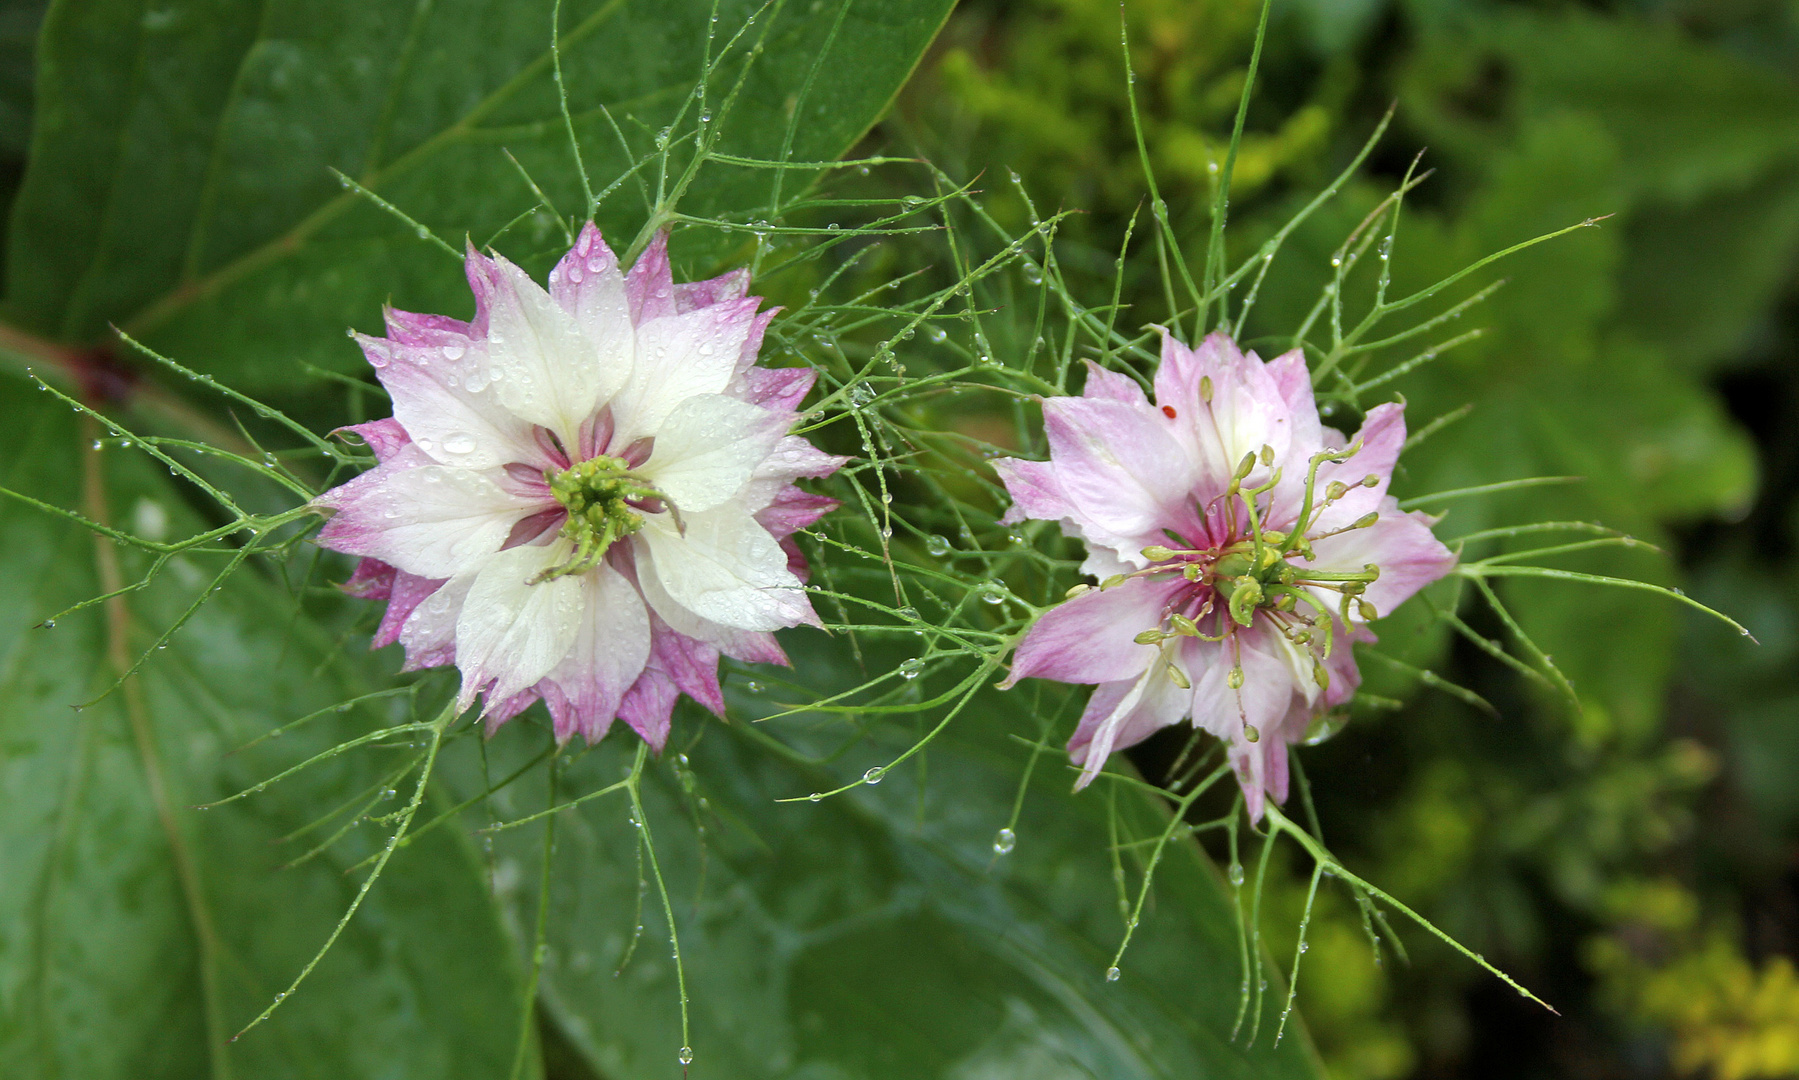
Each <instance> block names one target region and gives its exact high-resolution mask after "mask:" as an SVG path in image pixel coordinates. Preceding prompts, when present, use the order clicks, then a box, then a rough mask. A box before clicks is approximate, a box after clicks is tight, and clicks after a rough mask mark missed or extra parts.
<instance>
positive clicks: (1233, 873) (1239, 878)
mask: <svg viewBox="0 0 1799 1080" xmlns="http://www.w3.org/2000/svg"><path fill="white" fill-rule="evenodd" d="M1230 879H1231V884H1232V885H1235V886H1237V887H1238V888H1242V887H1243V864H1242V863H1232V864H1231V870H1230Z"/></svg>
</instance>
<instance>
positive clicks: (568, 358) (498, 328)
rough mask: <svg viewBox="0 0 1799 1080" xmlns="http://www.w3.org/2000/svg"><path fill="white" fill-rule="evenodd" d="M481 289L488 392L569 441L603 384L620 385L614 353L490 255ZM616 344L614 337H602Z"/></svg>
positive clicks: (519, 273) (547, 296)
mask: <svg viewBox="0 0 1799 1080" xmlns="http://www.w3.org/2000/svg"><path fill="white" fill-rule="evenodd" d="M490 274H491V277H490V280H489V282H488V290H487V296H486V300H487V352H488V362H489V365H490V371H491V374H492V376H493V377H494V379H495V383H494V386H493V388H492V390H493V392H495V393H497V394H498V395H499V398H500V401H501V402H502V403H503V404H504V405H505V406H506V407H507V408H508V409H510V410H512V412H513V413H515V414H517V415H518V416H519V417H520V418H522V419H524V420H528V421H530V422H531V423H533V424H538V425H540V426H542V427H546V428H549V429H550V430H551V431H554V432H555V433H556V434H557V435H558V436H560V437H561V438H562V440H563V445H564V446H573V445H575V443H576V441H577V440H578V439H579V437H580V431H581V424H582V423H583V422H584V421H586V420H587V419H588V418H589V417H591V416H592V415H593V414H594V411H595V410H596V409H598V408H599V405H600V401H601V400H602V394H603V393H604V391H605V390H606V389H607V387H606V384H607V383H608V382H612V383H613V384H614V385H615V386H616V385H620V384H622V383H623V381H624V380H623V368H622V366H621V365H620V364H618V363H617V362H616V357H612V356H608V357H607V358H606V361H605V362H603V361H602V354H601V352H600V349H599V347H598V346H597V345H596V344H595V343H593V342H590V341H589V340H588V339H587V335H586V334H583V333H582V332H581V328H580V326H579V325H578V324H577V323H576V321H575V317H574V316H573V315H571V314H569V313H568V312H566V311H564V310H563V309H562V307H561V305H559V304H557V303H556V302H555V301H554V300H552V299H551V298H550V294H549V293H547V292H545V291H544V290H543V288H542V287H541V286H539V285H538V284H537V282H535V281H532V280H531V278H530V276H529V275H527V274H526V273H525V272H524V271H523V270H520V269H519V268H518V267H516V266H514V265H512V264H511V263H510V262H507V261H506V260H505V259H495V260H494V261H493V264H492V269H491V271H490ZM608 345H609V347H612V348H614V349H616V348H617V347H618V339H616V338H615V339H614V341H613V342H609V343H608Z"/></svg>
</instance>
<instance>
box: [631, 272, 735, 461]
mask: <svg viewBox="0 0 1799 1080" xmlns="http://www.w3.org/2000/svg"><path fill="white" fill-rule="evenodd" d="M758 303H760V301H758V300H755V299H753V298H751V299H745V300H729V301H726V302H724V303H720V304H714V305H713V306H711V307H707V308H701V309H699V310H698V311H689V312H686V313H684V314H680V315H668V316H664V317H662V318H660V319H652V320H650V321H649V322H646V323H644V324H642V325H641V326H639V327H638V328H637V349H636V352H635V354H634V358H633V361H632V364H631V375H630V378H629V380H627V381H626V383H625V385H624V389H622V390H620V391H619V392H618V395H617V396H616V397H615V398H614V399H613V402H612V415H613V418H614V420H615V421H616V422H617V424H618V429H617V433H616V434H615V435H614V436H613V440H614V443H615V444H616V445H621V446H622V445H628V444H630V443H631V442H633V441H635V440H637V439H639V438H642V437H643V436H645V435H659V434H661V431H662V425H663V422H664V421H665V420H667V419H668V415H669V414H670V413H672V412H674V411H675V406H677V405H679V404H680V403H681V402H683V401H685V400H687V399H688V398H690V397H693V396H695V395H697V394H719V393H723V392H724V390H725V388H726V387H727V386H729V385H730V384H731V377H732V375H733V374H735V372H736V367H737V360H738V357H739V356H740V355H741V354H742V352H743V345H744V342H745V341H746V340H747V339H748V337H749V333H750V330H751V328H752V327H753V326H754V324H755V321H756V318H755V314H756V305H757V304H758Z"/></svg>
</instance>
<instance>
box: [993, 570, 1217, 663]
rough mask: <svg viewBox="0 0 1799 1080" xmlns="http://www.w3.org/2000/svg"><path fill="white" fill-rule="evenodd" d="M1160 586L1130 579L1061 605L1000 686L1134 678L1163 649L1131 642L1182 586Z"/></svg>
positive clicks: (1154, 623) (1032, 635)
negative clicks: (1026, 681)
mask: <svg viewBox="0 0 1799 1080" xmlns="http://www.w3.org/2000/svg"><path fill="white" fill-rule="evenodd" d="M1170 577H1172V580H1170V579H1169V577H1165V578H1164V579H1162V580H1160V581H1152V580H1150V579H1148V578H1133V579H1131V580H1129V581H1126V582H1124V583H1123V584H1122V585H1117V586H1114V587H1113V588H1110V589H1092V590H1089V591H1088V592H1084V593H1082V594H1081V595H1079V596H1076V597H1075V598H1074V599H1072V600H1064V601H1063V602H1062V603H1060V604H1057V605H1056V606H1055V607H1053V608H1050V609H1049V610H1048V611H1046V612H1044V613H1043V615H1042V616H1041V617H1040V618H1038V620H1037V622H1036V623H1035V624H1034V625H1033V626H1032V627H1031V629H1030V631H1029V632H1028V633H1026V634H1025V636H1024V640H1023V641H1021V642H1020V643H1019V645H1018V651H1017V653H1016V654H1015V655H1014V656H1013V657H1012V671H1011V674H1010V675H1008V676H1007V677H1006V681H1005V683H1004V684H1002V685H1004V686H1012V685H1014V684H1015V683H1017V682H1018V680H1020V679H1026V678H1038V679H1056V680H1059V681H1061V682H1071V683H1107V682H1116V681H1118V680H1120V679H1134V678H1136V677H1137V676H1138V675H1139V674H1140V673H1141V672H1142V671H1143V669H1144V668H1145V667H1147V666H1148V665H1149V664H1151V663H1153V662H1154V661H1155V660H1156V658H1157V657H1158V656H1159V655H1160V652H1161V650H1160V649H1159V648H1158V647H1157V646H1155V645H1139V644H1138V643H1137V642H1136V641H1135V640H1133V639H1134V638H1135V637H1136V635H1137V634H1138V633H1140V632H1141V631H1144V630H1154V629H1156V628H1157V627H1158V626H1160V625H1162V622H1163V619H1164V617H1165V616H1166V613H1167V609H1168V606H1169V603H1170V602H1171V600H1172V598H1173V596H1174V593H1175V591H1176V590H1178V589H1179V588H1180V586H1181V585H1182V584H1183V582H1182V581H1181V579H1180V578H1179V577H1175V576H1172V575H1170Z"/></svg>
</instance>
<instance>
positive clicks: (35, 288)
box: [8, 0, 951, 389]
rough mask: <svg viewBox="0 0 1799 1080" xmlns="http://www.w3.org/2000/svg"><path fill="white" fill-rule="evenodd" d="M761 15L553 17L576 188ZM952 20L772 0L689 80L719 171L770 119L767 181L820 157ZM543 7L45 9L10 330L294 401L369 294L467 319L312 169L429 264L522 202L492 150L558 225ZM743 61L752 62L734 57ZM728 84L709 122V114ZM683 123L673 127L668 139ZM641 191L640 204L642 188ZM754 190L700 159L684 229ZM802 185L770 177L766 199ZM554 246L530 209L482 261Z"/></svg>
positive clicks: (554, 236) (473, 1)
mask: <svg viewBox="0 0 1799 1080" xmlns="http://www.w3.org/2000/svg"><path fill="white" fill-rule="evenodd" d="M761 6H762V5H760V4H757V3H755V2H753V0H726V2H723V3H720V4H718V5H717V9H718V21H717V23H716V24H709V23H708V13H709V12H710V11H711V10H712V9H713V5H712V4H710V3H707V2H701V0H682V2H679V3H674V2H668V0H568V2H566V3H563V4H562V5H561V27H562V31H561V56H562V74H563V80H564V84H565V86H566V88H567V102H568V107H569V110H570V115H571V117H572V119H573V123H574V127H575V130H576V134H577V136H578V138H579V141H580V144H581V147H582V150H583V153H584V157H585V159H586V162H587V167H588V170H589V172H590V174H591V176H592V177H593V178H594V184H595V186H596V187H599V188H602V189H603V188H604V186H605V185H606V184H607V182H608V181H610V180H611V179H613V178H614V177H615V176H616V175H618V174H619V173H621V172H623V171H624V170H625V168H626V167H627V164H628V161H629V160H635V159H636V158H639V157H641V156H643V155H646V154H649V153H651V152H652V151H653V150H654V149H655V138H656V133H657V132H658V131H659V130H661V129H662V128H664V127H665V126H667V125H668V124H669V123H670V122H671V121H672V120H673V119H674V117H675V115H676V112H677V110H678V109H679V108H680V107H681V105H682V103H683V102H684V100H685V99H686V96H687V92H688V90H689V88H691V87H692V86H693V85H694V83H695V82H696V80H697V78H698V76H699V74H700V72H701V69H702V60H703V54H704V52H705V50H706V49H707V47H708V44H707V42H708V26H709V25H712V26H713V29H714V30H715V32H716V33H715V39H714V40H713V41H712V43H711V45H710V48H711V50H712V52H713V54H714V55H715V56H716V55H718V54H719V53H721V52H722V51H723V50H724V46H725V45H726V43H727V40H728V39H730V38H731V36H732V35H733V34H734V33H735V32H736V31H737V30H738V29H739V28H741V27H743V26H745V25H746V23H747V22H748V20H749V19H750V16H751V15H752V13H754V12H755V11H756V10H757V9H758V8H760V7H761ZM950 6H951V5H950V2H949V0H904V2H892V0H882V2H878V3H877V2H873V0H841V3H839V2H835V0H834V2H833V3H830V4H825V3H820V2H817V0H814V2H811V3H800V2H797V0H795V2H789V3H784V4H782V3H777V4H774V5H771V6H770V7H769V8H768V9H767V10H766V11H764V13H763V14H761V15H760V16H759V18H758V19H757V20H756V21H755V22H754V23H751V24H749V30H748V31H747V33H746V34H745V36H744V37H743V38H742V39H741V40H740V41H739V42H738V44H737V46H736V48H735V49H734V50H732V51H731V52H730V53H729V54H728V55H727V56H726V59H725V61H724V63H723V66H722V67H721V68H720V69H719V71H718V72H716V73H715V76H714V78H713V80H712V81H713V95H714V96H713V101H712V103H711V104H709V105H708V106H707V107H706V108H707V110H708V111H709V112H712V113H715V115H711V117H710V119H711V123H712V124H713V125H716V126H717V127H718V129H719V131H720V132H721V135H720V140H721V141H720V144H719V149H721V150H724V151H727V152H730V153H734V154H738V155H745V156H754V157H761V158H777V157H779V156H780V154H781V152H782V148H783V145H784V143H785V139H786V136H787V132H788V128H789V119H790V116H791V118H792V120H793V121H794V124H793V142H792V146H791V152H790V158H791V160H795V161H809V160H821V159H829V158H833V157H836V156H837V155H839V154H841V153H842V152H843V151H844V150H845V149H846V148H848V147H849V145H850V144H851V143H852V142H854V141H855V140H856V138H858V137H859V136H860V135H861V134H862V133H863V132H864V131H866V130H867V128H868V127H869V125H870V124H872V123H873V122H874V120H875V119H876V118H877V117H878V116H879V114H880V113H881V112H882V110H883V109H885V107H886V105H887V103H888V101H889V100H890V99H891V97H892V95H893V93H894V92H895V90H896V89H897V88H898V86H899V85H900V83H901V82H902V81H903V80H904V78H905V77H906V75H907V74H908V73H909V72H910V71H911V69H912V66H913V65H914V63H915V62H916V61H917V58H918V56H919V55H920V53H921V52H922V51H923V49H924V47H925V46H926V45H927V44H928V43H929V42H930V40H931V38H932V36H933V35H934V34H935V33H936V30H937V28H938V26H939V25H940V24H941V23H942V21H943V19H944V17H945V15H946V14H947V12H948V9H949V7H950ZM553 7H554V4H553V2H552V0H529V2H518V3H508V4H491V3H485V2H480V0H439V2H435V3H434V2H432V0H422V2H406V0H381V2H368V0H269V2H268V3H266V4H262V5H251V4H243V3H236V2H232V0H170V2H168V3H161V4H158V5H155V6H153V7H152V8H149V9H146V8H145V6H144V5H143V4H142V3H140V2H138V0H104V2H99V3H89V2H83V3H61V4H57V5H55V6H54V7H53V9H52V10H51V12H50V14H49V16H48V19H47V21H46V24H45V27H44V34H43V39H42V42H43V44H42V53H41V56H40V85H39V100H38V122H37V129H36V133H35V138H34V143H33V147H32V159H31V164H30V171H29V173H28V175H27V177H26V181H25V187H24V190H23V191H22V193H21V196H20V198H19V201H18V202H17V204H16V205H15V208H14V218H13V220H14V232H13V235H12V237H11V249H10V253H9V261H8V265H9V267H10V268H11V270H10V272H9V276H8V280H9V284H10V293H9V297H8V305H9V308H10V312H11V316H12V318H13V319H15V320H19V321H21V322H22V323H23V324H25V325H26V326H28V327H29V328H32V329H34V330H36V331H38V332H40V333H43V334H47V335H49V336H51V337H54V338H57V339H60V340H65V341H69V342H76V343H85V342H89V341H93V340H97V339H101V338H103V337H104V336H105V335H106V333H107V326H108V324H116V325H119V326H122V327H125V328H126V329H128V330H131V331H133V332H134V333H138V334H142V335H146V336H148V338H149V339H150V340H151V341H152V342H153V343H155V344H158V345H160V346H162V347H164V348H165V349H166V350H167V351H169V352H171V353H173V354H174V355H177V356H179V357H180V358H181V359H183V360H184V361H185V362H188V363H191V364H192V365H194V366H196V367H201V368H205V369H208V370H211V371H214V372H218V373H222V374H227V375H229V376H231V377H232V378H233V379H234V380H235V381H236V382H237V384H238V385H239V386H240V387H241V388H244V389H262V388H269V387H291V386H292V385H293V383H294V382H295V380H296V379H298V378H300V377H302V376H301V369H300V368H299V367H298V363H297V362H299V361H305V362H309V363H312V364H315V365H320V366H337V367H340V368H342V367H345V366H346V365H347V364H348V363H349V362H350V361H351V360H353V358H354V350H352V349H350V348H348V347H347V346H346V345H345V344H344V343H343V341H342V340H341V337H342V334H343V330H344V327H345V326H346V325H347V324H354V325H358V326H362V327H368V328H372V327H373V326H375V325H377V324H378V320H379V310H380V305H381V303H382V302H384V301H386V300H388V299H390V298H392V299H393V300H395V301H396V302H399V303H402V304H403V305H405V306H409V307H413V308H416V309H418V310H438V311H445V310H463V309H466V308H467V307H468V304H469V301H468V298H467V291H466V289H465V288H464V287H463V286H462V284H461V271H460V268H459V267H458V266H457V265H456V263H455V262H454V261H453V260H451V259H449V258H448V257H446V256H445V254H444V253H443V252H442V251H441V250H439V249H436V248H435V247H433V246H430V245H428V244H426V243H425V242H424V241H422V240H421V239H420V238H419V237H418V236H417V235H415V234H413V233H412V232H411V231H410V230H409V229H408V228H407V227H406V226H405V225H404V224H403V223H401V222H399V221H398V220H396V219H395V218H393V217H391V216H389V215H387V214H386V213H384V212H383V211H381V210H379V209H377V208H376V207H374V206H373V205H372V204H370V203H369V202H368V201H367V200H365V199H363V198H362V197H360V196H358V195H356V194H354V193H352V192H347V191H345V190H344V189H343V188H342V187H341V186H340V185H339V183H338V182H337V180H336V179H334V178H333V176H332V174H331V171H330V170H332V169H338V170H340V171H342V172H343V173H345V174H348V175H350V176H353V177H356V178H358V179H359V180H360V182H362V183H363V184H365V185H366V186H367V187H369V188H371V189H373V190H375V191H377V192H378V193H380V194H381V195H382V196H383V197H385V198H387V199H389V200H391V201H392V202H393V203H395V204H396V205H398V206H400V207H402V208H404V209H405V210H406V211H407V212H409V213H411V214H413V215H414V216H415V217H416V218H417V219H418V220H419V221H420V222H422V223H424V224H425V225H427V226H430V227H432V228H435V229H438V230H441V231H442V232H443V233H444V234H445V235H446V236H448V237H449V238H450V240H451V241H452V242H460V241H461V240H462V238H463V236H464V234H465V233H466V234H467V235H469V236H471V237H472V238H473V239H474V240H475V242H477V243H480V242H483V241H484V240H485V239H486V238H487V237H489V236H490V235H491V234H493V233H494V232H495V231H496V230H498V229H499V228H500V227H501V226H502V225H504V224H505V223H506V222H508V221H510V220H512V219H513V218H514V217H516V216H517V215H519V214H520V213H521V212H523V211H529V210H530V209H531V207H532V205H533V204H534V203H535V202H536V196H535V195H533V194H532V192H531V190H530V188H529V187H528V186H527V184H526V182H525V181H524V180H523V179H521V177H520V175H519V173H518V171H517V170H516V169H515V168H514V166H513V164H512V162H510V161H509V160H508V159H507V156H506V154H507V152H508V151H509V152H510V153H511V154H512V155H513V156H514V157H516V158H517V159H518V161H519V163H520V164H521V165H522V166H523V167H524V168H525V169H526V170H528V171H529V172H530V174H531V175H532V176H533V177H534V178H535V179H536V180H537V181H538V182H539V183H540V184H541V185H542V186H543V189H544V191H545V193H546V194H547V195H548V196H549V198H550V199H551V200H553V201H554V203H555V204H556V206H557V207H558V208H559V209H560V210H561V211H562V212H563V213H567V214H579V213H580V206H581V202H582V196H581V194H580V184H579V180H578V178H577V174H576V170H575V167H574V157H573V154H572V153H571V151H570V147H569V143H568V138H567V133H566V129H565V125H564V123H563V120H562V112H561V102H560V101H559V98H558V95H557V92H556V80H555V71H554V65H553V64H552V54H551V51H550V42H551V22H552V19H551V13H552V9H553ZM839 15H841V20H839ZM834 28H835V29H834ZM758 42H759V43H760V45H761V52H760V55H757V56H754V58H753V59H746V58H748V57H750V55H751V52H752V46H753V45H755V44H756V43H758ZM827 45H828V48H827ZM746 63H747V64H748V65H749V68H748V74H747V77H746V80H745V82H744V84H743V90H742V92H741V95H740V96H739V98H738V99H737V103H736V105H735V107H734V108H733V109H732V110H731V111H730V112H729V113H728V114H727V113H726V112H725V111H724V109H723V107H722V105H721V103H720V100H719V99H720V98H722V96H723V95H724V94H725V93H726V92H727V91H728V90H729V88H730V86H731V85H732V83H733V82H734V80H735V79H736V78H737V76H738V74H739V73H740V72H741V71H742V70H743V69H744V66H745V64H746ZM802 91H803V92H804V98H803V100H802ZM795 110H797V115H792V114H793V113H794V112H795ZM699 115H700V110H699V109H698V108H690V109H688V111H687V114H686V116H687V123H688V124H689V125H691V124H692V123H695V122H697V119H698V117H699ZM614 121H615V122H616V123H617V125H618V133H615V130H614V127H613V122H614ZM683 130H691V128H690V127H689V128H684V129H683ZM621 137H622V138H623V140H624V141H625V142H627V143H629V144H630V148H631V149H630V156H629V158H627V156H626V153H625V151H624V150H623V149H621V146H620V141H619V140H620V138H621ZM678 162H679V156H677V164H678ZM641 175H642V176H643V177H644V178H645V179H646V180H647V181H648V183H649V184H650V185H651V186H652V188H653V187H654V184H655V180H656V170H655V169H654V168H652V169H650V170H647V171H646V172H645V173H643V174H641ZM774 176H775V173H774V172H773V171H772V170H758V169H747V168H742V167H736V166H726V165H718V164H711V165H708V166H707V167H706V168H705V170H703V171H702V174H701V175H700V176H699V177H698V179H697V180H696V181H695V184H694V186H693V187H692V188H691V189H690V191H689V193H688V197H687V199H686V200H685V201H684V202H683V203H682V207H683V209H685V210H688V211H691V212H696V213H707V214H724V213H730V214H735V215H737V216H738V217H739V218H742V219H748V218H750V217H752V216H753V215H754V213H755V212H756V210H757V209H758V208H759V207H762V206H764V204H765V203H766V202H767V201H768V199H769V198H770V194H771V184H772V181H773V178H774ZM803 179H804V177H803V175H802V176H798V177H792V176H790V177H789V178H788V180H787V182H786V191H787V192H788V193H789V194H790V195H791V194H792V193H793V192H795V191H797V190H799V189H800V188H801V187H802V186H803ZM763 216H767V213H766V211H764V213H763ZM599 217H600V223H601V226H602V228H603V229H605V230H606V231H607V232H608V233H609V234H610V235H612V236H613V237H614V239H615V241H619V242H621V243H628V242H629V239H630V237H631V235H632V233H634V232H635V231H636V230H637V228H638V227H639V226H640V225H641V224H642V222H643V217H644V208H643V204H642V202H641V197H640V193H639V189H638V186H637V184H636V183H635V182H627V183H626V184H624V185H622V186H620V187H619V188H617V190H616V191H615V192H614V193H613V195H612V196H611V197H610V198H609V200H608V201H606V202H605V203H604V204H603V205H602V207H601V210H600V215H599ZM560 239H561V234H560V233H559V232H557V231H555V229H554V226H553V224H552V220H551V218H550V216H549V215H547V214H543V215H539V216H537V217H536V218H532V219H529V220H527V221H526V222H525V223H524V224H522V225H521V226H520V227H519V228H518V229H517V230H515V231H514V232H513V233H512V234H509V236H508V237H507V239H506V241H505V243H504V246H507V247H509V248H516V250H515V251H514V254H515V255H520V256H523V255H527V254H532V253H536V252H540V251H543V250H546V249H547V248H549V247H552V246H554V244H555V243H557V242H559V241H560Z"/></svg>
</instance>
